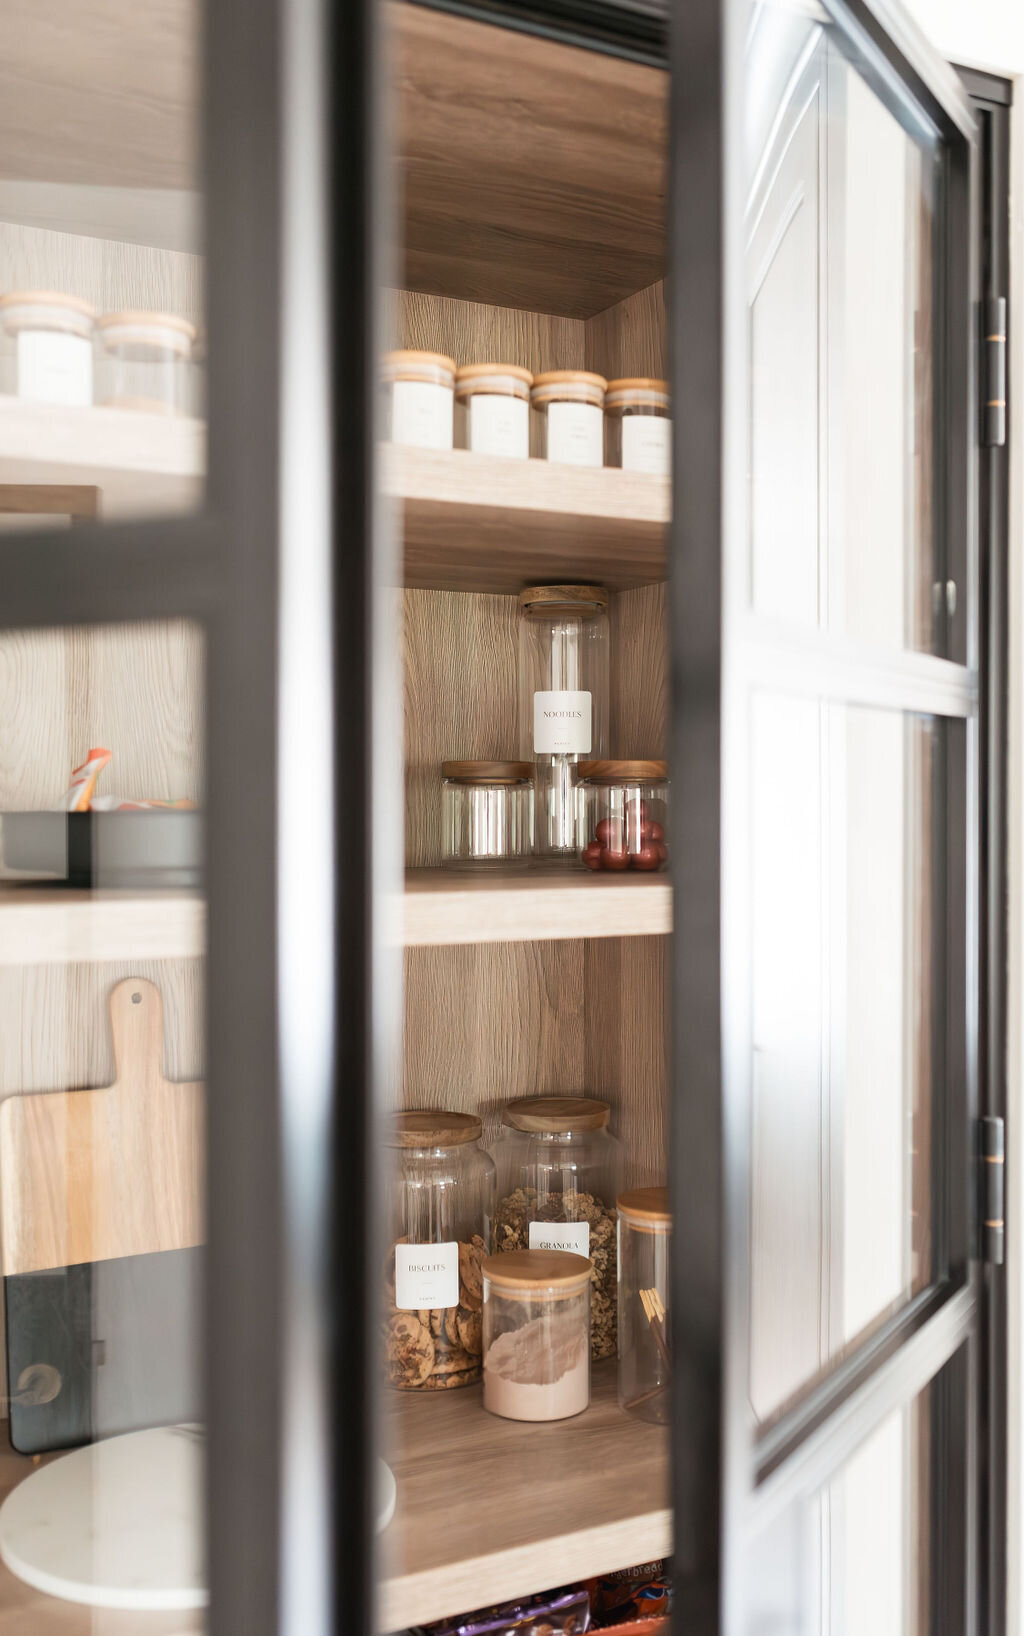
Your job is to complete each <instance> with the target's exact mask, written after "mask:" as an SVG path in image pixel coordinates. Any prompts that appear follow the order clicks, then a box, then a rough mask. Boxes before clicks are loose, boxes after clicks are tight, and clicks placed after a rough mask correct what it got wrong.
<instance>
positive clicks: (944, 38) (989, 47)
mask: <svg viewBox="0 0 1024 1636" xmlns="http://www.w3.org/2000/svg"><path fill="white" fill-rule="evenodd" d="M904 4H905V5H906V8H907V10H908V11H909V12H910V14H911V16H912V17H914V18H915V19H916V21H917V24H918V26H919V27H920V28H922V29H923V30H924V32H925V33H926V34H927V36H928V38H929V39H930V40H931V41H932V43H933V44H934V45H936V46H937V47H938V49H939V50H940V51H941V52H942V54H943V56H945V57H948V58H949V59H950V60H951V61H952V62H958V63H964V64H966V65H967V66H969V67H971V68H990V69H992V70H993V71H994V72H996V73H1000V74H1006V75H1010V74H1021V73H1024V6H1022V5H1021V0H904Z"/></svg>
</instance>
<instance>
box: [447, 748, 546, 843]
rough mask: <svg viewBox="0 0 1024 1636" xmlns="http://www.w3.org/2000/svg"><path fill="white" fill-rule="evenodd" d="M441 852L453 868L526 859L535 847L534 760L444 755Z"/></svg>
mask: <svg viewBox="0 0 1024 1636" xmlns="http://www.w3.org/2000/svg"><path fill="white" fill-rule="evenodd" d="M441 775H442V778H443V780H444V783H443V785H442V790H441V824H442V833H441V855H442V857H443V859H444V862H445V864H446V865H448V867H449V868H461V867H467V868H476V869H487V868H497V867H499V866H500V865H506V864H525V863H526V862H528V860H529V857H530V854H531V852H532V850H533V762H532V761H443V762H442V763H441Z"/></svg>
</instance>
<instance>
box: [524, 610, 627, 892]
mask: <svg viewBox="0 0 1024 1636" xmlns="http://www.w3.org/2000/svg"><path fill="white" fill-rule="evenodd" d="M608 674H609V660H608V592H607V591H606V590H605V589H604V587H603V586H601V585H532V586H529V587H528V588H527V589H526V590H525V591H522V592H521V593H520V596H519V739H520V751H519V753H520V755H521V756H522V757H523V759H524V760H527V759H530V760H532V761H533V763H534V776H535V795H534V801H535V806H534V850H535V852H536V854H537V856H538V857H540V858H544V859H547V860H549V861H552V862H566V863H568V862H571V861H572V860H573V859H574V858H575V857H576V854H577V836H576V765H577V763H578V762H579V761H581V760H582V759H583V758H585V757H587V756H603V755H607V753H608V708H609V706H608Z"/></svg>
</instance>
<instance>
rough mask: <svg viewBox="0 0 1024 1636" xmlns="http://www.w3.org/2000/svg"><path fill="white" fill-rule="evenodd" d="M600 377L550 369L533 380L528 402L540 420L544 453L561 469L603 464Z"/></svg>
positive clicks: (581, 371)
mask: <svg viewBox="0 0 1024 1636" xmlns="http://www.w3.org/2000/svg"><path fill="white" fill-rule="evenodd" d="M607 385H608V383H607V381H606V380H605V378H604V376H603V375H592V374H590V373H589V371H587V370H584V369H552V370H549V371H548V372H547V374H544V375H535V376H534V379H533V394H532V402H533V407H534V408H535V409H539V410H540V411H541V413H542V415H543V418H544V453H545V456H546V458H547V459H548V460H554V461H557V462H558V464H559V465H562V466H603V465H604V394H605V388H606V386H607Z"/></svg>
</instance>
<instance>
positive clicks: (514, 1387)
mask: <svg viewBox="0 0 1024 1636" xmlns="http://www.w3.org/2000/svg"><path fill="white" fill-rule="evenodd" d="M483 1276H484V1319H483V1342H484V1408H485V1409H489V1410H490V1412H491V1414H496V1415H500V1416H501V1417H502V1418H503V1419H505V1420H567V1419H568V1418H569V1416H570V1415H574V1414H582V1413H583V1410H584V1409H585V1408H586V1407H587V1405H588V1404H589V1402H590V1264H589V1262H587V1261H585V1260H584V1259H583V1257H582V1256H580V1255H572V1254H570V1253H568V1252H567V1251H565V1250H517V1251H515V1252H514V1254H511V1255H489V1256H487V1258H486V1260H485V1261H484V1264H483Z"/></svg>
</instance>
